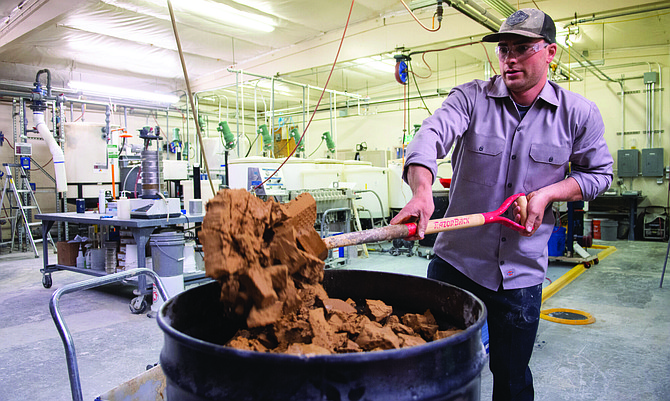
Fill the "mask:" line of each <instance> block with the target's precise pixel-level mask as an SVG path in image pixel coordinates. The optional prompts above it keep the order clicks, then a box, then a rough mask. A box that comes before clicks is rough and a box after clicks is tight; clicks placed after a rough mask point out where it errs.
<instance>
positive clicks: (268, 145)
mask: <svg viewBox="0 0 670 401" xmlns="http://www.w3.org/2000/svg"><path fill="white" fill-rule="evenodd" d="M256 133H257V134H258V135H261V136H262V137H263V151H265V152H269V151H270V150H272V145H273V143H272V136H271V135H270V130H268V126H267V124H261V125H260V126H259V127H258V129H257V130H256Z"/></svg>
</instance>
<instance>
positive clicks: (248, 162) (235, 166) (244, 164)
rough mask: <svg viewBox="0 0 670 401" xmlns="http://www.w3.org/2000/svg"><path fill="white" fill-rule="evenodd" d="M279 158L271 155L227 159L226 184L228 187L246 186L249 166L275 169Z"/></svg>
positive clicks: (279, 161)
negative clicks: (227, 177)
mask: <svg viewBox="0 0 670 401" xmlns="http://www.w3.org/2000/svg"><path fill="white" fill-rule="evenodd" d="M281 162H282V160H281V159H274V158H271V157H263V156H251V157H244V158H241V159H234V160H228V175H229V179H228V185H229V186H230V188H245V189H246V188H247V178H248V169H249V167H259V168H268V169H273V170H274V169H276V168H277V167H279V165H280V164H281Z"/></svg>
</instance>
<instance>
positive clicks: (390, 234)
mask: <svg viewBox="0 0 670 401" xmlns="http://www.w3.org/2000/svg"><path fill="white" fill-rule="evenodd" d="M409 236H410V227H408V225H407V224H397V225H391V226H386V227H382V228H373V229H371V230H364V231H356V232H353V233H346V234H340V235H333V236H331V237H326V238H324V239H323V242H324V243H325V244H326V248H328V249H333V248H339V247H341V246H350V245H358V244H369V243H370V242H380V241H388V240H392V239H396V238H406V237H409Z"/></svg>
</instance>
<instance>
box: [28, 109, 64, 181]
mask: <svg viewBox="0 0 670 401" xmlns="http://www.w3.org/2000/svg"><path fill="white" fill-rule="evenodd" d="M33 124H35V128H37V132H39V134H40V135H41V136H42V138H43V139H44V142H46V143H47V146H49V152H51V155H52V156H53V158H54V170H55V175H56V190H57V191H58V192H67V179H66V178H65V155H64V154H63V149H61V148H60V146H58V143H56V140H55V139H54V137H53V135H52V134H51V131H49V128H48V127H47V125H46V123H45V122H44V111H34V112H33Z"/></svg>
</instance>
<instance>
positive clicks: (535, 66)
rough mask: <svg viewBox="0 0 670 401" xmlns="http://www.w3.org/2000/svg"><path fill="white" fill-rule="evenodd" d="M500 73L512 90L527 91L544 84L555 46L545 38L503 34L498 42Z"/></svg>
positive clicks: (515, 91)
mask: <svg viewBox="0 0 670 401" xmlns="http://www.w3.org/2000/svg"><path fill="white" fill-rule="evenodd" d="M496 52H497V53H498V60H499V61H500V74H501V75H502V78H503V81H504V82H505V85H506V86H507V88H509V90H510V91H511V92H514V93H518V94H520V93H524V92H526V91H528V90H530V89H532V88H534V87H536V86H538V85H543V86H544V82H545V79H546V77H547V68H548V67H549V63H550V62H551V60H552V59H553V58H554V55H555V54H556V45H555V44H548V43H547V42H545V41H544V40H542V39H532V38H526V37H523V36H518V35H503V36H501V37H500V41H499V42H498V48H497V49H496Z"/></svg>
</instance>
